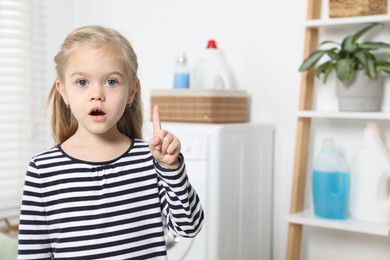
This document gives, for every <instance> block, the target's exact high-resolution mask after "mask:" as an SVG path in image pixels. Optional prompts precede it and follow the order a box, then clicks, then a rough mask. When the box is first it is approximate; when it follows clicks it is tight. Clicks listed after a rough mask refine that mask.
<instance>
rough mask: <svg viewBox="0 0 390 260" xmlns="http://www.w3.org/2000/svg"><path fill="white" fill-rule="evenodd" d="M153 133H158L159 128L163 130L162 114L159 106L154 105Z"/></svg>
mask: <svg viewBox="0 0 390 260" xmlns="http://www.w3.org/2000/svg"><path fill="white" fill-rule="evenodd" d="M152 119H153V135H154V136H156V135H158V132H159V130H161V122H160V114H159V113H158V106H157V105H155V106H153V116H152Z"/></svg>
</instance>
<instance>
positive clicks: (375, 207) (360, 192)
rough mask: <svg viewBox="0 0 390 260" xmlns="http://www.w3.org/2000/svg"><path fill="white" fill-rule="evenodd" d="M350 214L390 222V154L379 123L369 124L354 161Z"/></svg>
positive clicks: (352, 162) (369, 219) (377, 221)
mask: <svg viewBox="0 0 390 260" xmlns="http://www.w3.org/2000/svg"><path fill="white" fill-rule="evenodd" d="M350 168H351V194H350V213H351V216H352V217H353V218H355V219H359V220H364V221H369V222H375V223H390V153H389V150H388V149H387V147H386V145H385V143H384V142H383V140H382V138H381V136H380V129H379V127H378V126H377V125H376V124H375V123H368V125H367V127H366V128H365V129H364V135H363V140H362V141H361V143H360V145H359V146H358V148H357V150H356V152H355V154H354V156H353V158H352V161H351V166H350Z"/></svg>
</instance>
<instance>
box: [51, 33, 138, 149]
mask: <svg viewBox="0 0 390 260" xmlns="http://www.w3.org/2000/svg"><path fill="white" fill-rule="evenodd" d="M86 44H91V45H96V46H97V47H99V48H101V47H102V46H107V45H109V46H110V47H112V48H110V50H111V51H114V54H115V55H116V56H117V58H118V59H119V61H120V62H122V63H123V64H124V66H125V69H126V72H127V74H128V75H127V76H128V77H129V79H130V82H131V83H132V84H130V85H131V87H130V88H134V87H135V86H136V84H139V80H138V76H137V70H138V63H137V55H136V54H135V52H134V50H133V48H132V46H131V44H130V43H129V41H128V40H127V39H126V38H125V37H124V36H123V35H122V34H120V33H119V32H117V31H115V30H113V29H110V28H104V27H101V26H85V27H80V28H77V29H75V30H74V31H72V32H71V33H70V34H69V35H68V36H67V37H66V38H65V40H64V42H63V44H62V45H61V49H60V51H59V52H58V54H57V55H56V56H55V57H54V62H55V65H56V67H55V69H56V73H57V79H58V80H60V81H62V82H65V76H64V73H65V72H64V71H65V68H66V64H67V62H68V59H69V56H70V55H71V54H72V53H73V51H75V50H77V49H78V47H80V45H86ZM132 91H134V89H133V90H132V89H131V90H130V92H132ZM49 107H51V112H52V113H51V133H52V136H53V139H54V142H55V143H56V144H60V143H63V142H64V141H66V140H67V139H68V138H69V137H71V136H72V135H73V134H74V133H75V132H76V130H77V128H78V123H77V121H76V119H75V117H74V116H73V114H72V112H71V111H70V109H69V108H68V107H67V105H66V104H65V102H64V100H63V99H62V97H61V94H60V93H59V91H58V90H57V89H56V83H54V84H53V86H52V89H51V91H50V94H49V97H48V108H49ZM142 124H143V114H142V101H141V91H140V90H138V91H137V93H136V94H135V97H134V100H133V102H132V104H131V106H130V107H129V106H126V109H125V111H124V113H123V115H122V117H121V118H120V119H119V121H118V123H117V127H118V130H119V131H120V132H121V133H123V134H124V135H126V136H128V137H129V138H142Z"/></svg>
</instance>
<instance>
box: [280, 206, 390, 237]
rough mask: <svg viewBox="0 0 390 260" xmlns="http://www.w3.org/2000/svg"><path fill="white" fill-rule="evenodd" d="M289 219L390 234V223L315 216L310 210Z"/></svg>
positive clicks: (290, 216) (316, 224) (348, 229)
mask: <svg viewBox="0 0 390 260" xmlns="http://www.w3.org/2000/svg"><path fill="white" fill-rule="evenodd" d="M287 220H288V221H289V222H290V223H294V224H301V225H308V226H315V227H321V228H331V229H337V230H343V231H351V232H358V233H365V234H371V235H378V236H388V235H389V234H390V225H389V224H376V223H370V222H365V221H359V220H356V219H352V218H349V219H346V220H331V219H324V218H319V217H316V216H314V214H313V212H312V211H310V210H306V211H302V212H299V213H295V214H292V215H289V216H288V217H287Z"/></svg>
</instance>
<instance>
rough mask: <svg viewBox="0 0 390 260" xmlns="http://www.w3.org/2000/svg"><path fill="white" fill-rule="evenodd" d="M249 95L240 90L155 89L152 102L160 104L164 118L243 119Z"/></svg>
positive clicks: (238, 120)
mask: <svg viewBox="0 0 390 260" xmlns="http://www.w3.org/2000/svg"><path fill="white" fill-rule="evenodd" d="M248 98H249V97H248V94H247V93H246V92H245V91H240V90H236V91H231V90H192V89H172V90H152V92H151V106H153V105H158V106H159V112H160V120H161V121H167V122H169V121H170V122H194V123H243V122H247V121H248V120H249V111H248V107H249V103H248V102H249V100H248Z"/></svg>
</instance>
